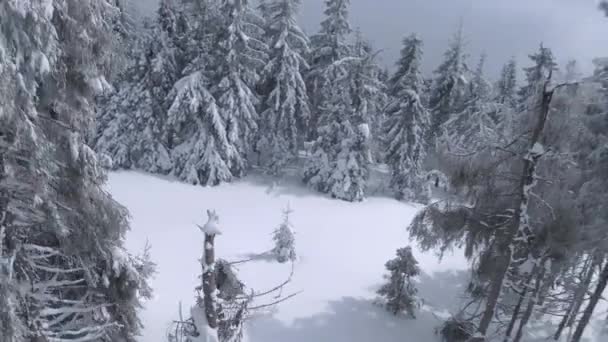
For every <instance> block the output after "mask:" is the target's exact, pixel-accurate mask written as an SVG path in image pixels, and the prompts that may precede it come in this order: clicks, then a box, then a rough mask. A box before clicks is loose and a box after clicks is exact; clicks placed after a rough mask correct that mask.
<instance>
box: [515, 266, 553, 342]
mask: <svg viewBox="0 0 608 342" xmlns="http://www.w3.org/2000/svg"><path fill="white" fill-rule="evenodd" d="M539 267H540V272H539V273H538V276H537V277H536V281H535V284H534V292H533V293H532V294H531V295H530V299H529V300H528V307H527V308H526V312H524V316H523V317H522V318H521V321H520V322H519V328H518V329H517V335H515V339H514V340H513V342H519V341H521V338H522V336H523V334H524V328H525V327H526V325H527V324H528V321H529V320H530V317H532V313H533V312H534V307H535V306H536V303H537V302H538V296H539V294H540V290H541V285H542V283H543V279H544V277H545V272H546V268H545V260H544V259H543V261H541V263H540V266H539V265H536V266H534V268H535V270H534V271H532V274H534V273H537V272H538V268H539Z"/></svg>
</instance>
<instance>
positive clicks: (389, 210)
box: [108, 172, 465, 342]
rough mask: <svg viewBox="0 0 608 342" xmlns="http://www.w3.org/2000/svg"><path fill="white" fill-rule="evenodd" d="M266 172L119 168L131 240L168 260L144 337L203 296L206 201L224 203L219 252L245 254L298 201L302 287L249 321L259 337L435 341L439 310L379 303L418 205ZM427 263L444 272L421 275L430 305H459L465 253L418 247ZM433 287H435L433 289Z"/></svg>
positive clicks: (264, 279)
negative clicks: (220, 178)
mask: <svg viewBox="0 0 608 342" xmlns="http://www.w3.org/2000/svg"><path fill="white" fill-rule="evenodd" d="M269 184H270V182H268V181H266V180H264V179H263V178H261V177H249V178H247V179H246V180H243V181H240V182H238V183H235V184H230V185H223V186H220V187H217V188H202V187H195V186H190V185H187V184H181V183H177V182H172V181H170V180H166V179H161V178H158V177H156V176H150V175H143V174H138V173H131V172H125V173H114V174H111V176H110V181H109V184H108V187H109V190H110V192H111V193H112V194H113V195H114V197H115V198H116V199H117V200H118V201H120V202H121V203H123V204H124V205H126V206H127V207H128V208H129V210H130V212H131V215H132V232H131V233H130V235H129V236H128V239H127V242H128V247H129V248H130V249H131V250H134V251H137V250H141V249H142V248H143V247H144V245H145V243H146V240H149V241H150V243H151V245H152V255H153V258H154V261H155V262H157V264H158V274H157V276H156V278H155V279H154V281H153V282H152V286H153V287H154V289H155V298H154V299H153V300H152V301H151V302H148V303H147V308H146V310H145V311H144V313H143V316H142V317H143V320H144V324H145V325H146V328H145V331H144V336H142V338H141V341H145V342H160V341H165V335H166V330H167V327H168V326H169V324H170V322H171V320H173V319H175V318H177V317H178V303H179V302H180V301H182V302H183V303H184V312H187V308H188V307H189V305H190V304H191V303H192V301H193V293H194V291H193V288H194V287H195V286H196V283H197V275H198V274H199V271H200V270H199V265H198V263H197V259H198V258H200V256H201V252H202V239H203V237H202V234H201V232H200V231H199V230H198V228H196V226H195V223H201V222H204V221H205V219H206V216H205V215H206V214H205V210H206V209H208V208H215V209H217V211H218V214H219V215H220V223H221V225H222V229H223V231H224V234H223V235H222V236H220V237H219V238H218V239H217V242H216V244H217V248H218V254H219V256H220V257H224V258H229V259H234V260H236V259H242V258H244V257H246V256H247V254H252V253H261V252H264V251H267V250H268V249H270V248H271V247H272V243H271V232H272V231H273V230H274V229H275V228H276V227H277V226H278V225H279V224H280V222H281V210H282V209H283V208H284V207H285V206H286V204H287V203H288V202H289V203H290V205H291V207H292V208H293V209H294V210H295V212H294V213H293V214H292V222H293V224H294V226H295V229H296V231H297V237H296V243H297V249H298V254H299V256H300V260H299V261H298V263H297V264H296V269H295V276H294V279H293V282H292V283H291V284H290V285H289V288H288V289H287V290H286V291H285V292H295V291H302V293H301V294H299V295H298V296H297V297H295V298H294V299H292V300H290V301H288V302H286V303H283V304H282V305H281V306H280V307H279V309H278V311H277V312H276V313H274V314H273V315H267V316H265V317H259V318H256V319H255V320H254V321H252V322H251V324H250V326H249V328H248V335H249V341H250V342H258V341H259V342H285V341H294V342H297V341H303V342H304V341H318V342H323V341H327V342H341V341H344V342H346V341H349V342H359V341H360V342H363V341H373V340H377V341H385V342H392V341H395V342H396V341H400V342H408V341H411V342H419V341H434V340H435V337H434V336H433V328H434V327H435V326H436V325H437V324H438V322H439V321H438V320H437V318H435V317H434V316H433V315H432V314H430V313H424V312H423V313H421V314H420V317H419V318H418V320H416V321H408V320H406V319H404V318H392V317H389V315H388V314H386V313H385V312H384V311H383V310H381V309H380V308H378V307H376V306H375V305H373V304H372V300H373V299H374V297H375V296H374V291H375V289H376V288H377V286H378V285H379V283H380V282H381V280H382V274H383V271H384V267H383V265H384V263H385V262H386V260H388V259H389V258H391V257H392V256H393V254H394V252H395V250H396V248H398V247H402V246H404V245H406V244H407V243H408V239H407V235H406V232H405V228H406V227H407V225H408V223H409V221H410V220H411V219H412V217H413V215H414V214H415V213H416V210H417V209H416V207H413V206H411V205H408V204H404V203H400V202H397V201H395V200H392V199H388V198H372V199H369V200H367V201H366V202H365V203H355V204H353V203H345V202H341V201H336V200H331V199H329V198H324V197H322V196H320V195H318V194H316V193H313V192H311V191H309V190H307V189H305V188H302V187H300V186H298V185H292V186H281V185H279V186H274V187H270V186H269ZM416 257H417V258H418V260H419V262H420V264H421V267H422V269H423V270H425V271H427V272H439V273H438V274H436V275H435V281H431V279H430V278H429V277H423V279H422V280H421V281H422V283H421V284H420V291H421V294H422V296H424V297H427V298H426V300H427V304H429V305H434V306H435V307H436V308H437V311H442V310H444V309H446V308H448V307H449V306H454V305H456V304H458V298H457V295H458V293H460V292H461V291H462V288H461V287H460V285H462V283H463V281H464V280H465V274H464V273H462V272H461V273H459V272H456V271H453V270H459V269H460V270H462V269H464V268H465V262H464V260H463V259H462V258H460V257H446V258H445V259H444V260H443V262H442V263H441V264H439V263H438V261H437V259H436V256H435V255H433V254H420V253H416ZM289 272H290V267H289V266H285V265H278V264H276V263H274V262H267V261H260V262H256V263H251V264H246V265H244V266H242V267H241V268H240V275H241V277H242V278H243V280H245V281H246V282H247V284H248V285H249V286H251V287H254V288H256V289H260V290H263V289H266V288H268V287H269V286H271V285H276V284H277V283H280V282H281V281H283V280H284V279H285V278H286V277H287V276H288V275H289ZM431 294H433V295H431Z"/></svg>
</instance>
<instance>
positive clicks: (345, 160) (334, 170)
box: [304, 0, 371, 201]
mask: <svg viewBox="0 0 608 342" xmlns="http://www.w3.org/2000/svg"><path fill="white" fill-rule="evenodd" d="M348 3H349V1H348V0H327V1H326V5H327V9H326V11H325V14H326V16H327V18H326V19H325V20H324V21H323V22H322V23H321V32H320V33H319V34H318V35H316V36H314V37H313V46H314V50H313V70H312V72H311V74H310V75H309V82H310V83H309V84H310V85H311V88H310V89H309V90H310V94H311V95H310V96H311V99H314V100H315V103H314V104H313V109H314V110H316V113H317V115H318V117H316V118H313V121H312V123H311V125H313V127H318V129H317V132H316V134H314V135H312V136H316V137H318V138H316V141H315V143H314V147H313V156H312V158H311V160H310V161H309V163H308V165H307V167H306V170H305V171H304V182H305V183H307V184H308V185H309V186H311V187H313V188H314V189H316V190H318V191H320V192H324V193H328V194H330V195H331V196H332V197H334V198H339V199H343V200H347V201H361V200H363V199H364V197H365V189H366V186H367V179H368V177H369V165H370V164H371V153H370V135H371V132H370V127H369V125H368V124H367V123H365V122H364V121H363V120H362V118H361V116H360V115H358V113H361V112H360V110H361V108H355V106H354V105H355V104H356V103H357V101H358V102H359V103H362V102H361V95H362V94H361V93H357V92H355V91H353V90H356V88H355V89H353V84H354V82H353V78H352V76H354V75H360V73H358V72H357V71H356V68H357V67H358V66H360V65H361V64H360V63H361V62H362V61H364V60H365V59H362V58H358V57H356V56H351V54H352V51H353V49H352V46H350V45H348V44H347V41H346V38H347V35H348V34H350V26H349V24H348V20H347V14H348Z"/></svg>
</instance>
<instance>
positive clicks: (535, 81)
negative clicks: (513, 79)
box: [518, 44, 557, 110]
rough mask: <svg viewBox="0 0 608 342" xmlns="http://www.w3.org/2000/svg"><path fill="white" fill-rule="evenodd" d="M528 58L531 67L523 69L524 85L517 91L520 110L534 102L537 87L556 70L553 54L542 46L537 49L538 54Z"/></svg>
mask: <svg viewBox="0 0 608 342" xmlns="http://www.w3.org/2000/svg"><path fill="white" fill-rule="evenodd" d="M529 57H530V60H531V61H532V62H533V65H532V66H530V67H527V68H524V73H525V76H526V80H525V81H526V83H525V84H524V86H523V87H521V88H520V89H519V91H518V95H519V105H520V110H525V109H526V108H527V107H528V106H529V105H530V101H532V102H533V101H534V98H535V96H536V95H538V94H537V91H538V89H539V86H540V85H542V83H543V82H544V81H545V79H546V78H547V77H548V76H549V75H551V74H552V73H553V72H554V71H555V70H557V63H556V62H555V57H553V52H552V51H551V49H549V48H547V47H545V46H544V45H543V44H541V45H540V47H539V48H538V52H536V53H534V54H531V55H530V56H529Z"/></svg>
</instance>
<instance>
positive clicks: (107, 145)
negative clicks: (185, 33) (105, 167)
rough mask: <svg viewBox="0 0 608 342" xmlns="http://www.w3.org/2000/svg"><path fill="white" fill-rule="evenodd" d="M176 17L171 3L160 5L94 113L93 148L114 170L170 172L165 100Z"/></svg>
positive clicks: (175, 69) (174, 74) (173, 73)
mask: <svg viewBox="0 0 608 342" xmlns="http://www.w3.org/2000/svg"><path fill="white" fill-rule="evenodd" d="M176 12H177V10H176V8H175V7H174V5H173V1H172V0H163V1H162V2H161V5H160V7H159V10H158V12H157V17H156V25H155V27H154V28H153V29H152V30H151V32H146V38H145V41H146V43H144V44H142V45H141V46H140V48H141V50H140V52H139V54H138V61H137V62H136V63H135V64H134V65H133V66H131V67H130V68H129V69H128V70H127V72H126V73H125V76H124V78H123V79H122V80H121V82H120V83H119V86H118V87H119V88H118V90H117V92H116V93H111V94H109V95H108V96H106V97H105V98H104V101H103V105H102V106H101V108H100V110H99V115H98V119H99V123H98V127H97V138H96V149H97V151H98V152H100V153H103V154H106V155H107V156H109V157H110V158H112V161H113V167H114V168H125V169H140V170H144V171H148V172H153V173H164V174H166V173H168V172H170V171H171V169H172V167H173V165H172V160H171V156H170V148H171V147H172V146H171V145H170V144H171V141H167V140H165V138H166V133H165V125H166V122H167V118H166V116H167V114H166V112H167V106H166V104H165V101H166V98H167V95H168V94H169V92H170V91H171V88H172V87H173V84H174V83H175V81H176V80H177V78H178V76H179V74H180V72H181V70H180V68H179V66H178V64H177V56H176V54H177V52H178V51H177V47H176V46H175V45H174V42H175V37H174V36H175V35H176V34H177V22H176V20H177V19H176V16H177V14H176Z"/></svg>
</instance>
